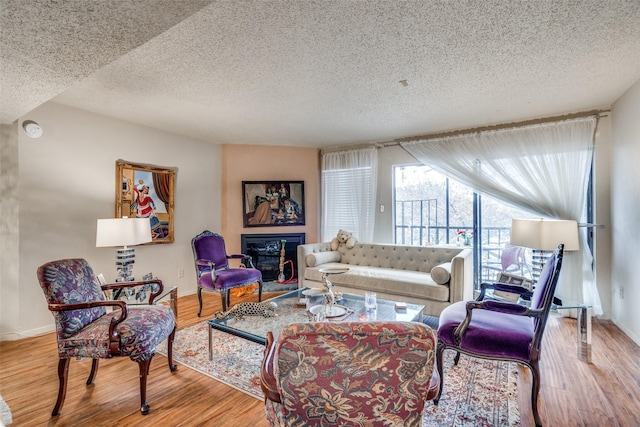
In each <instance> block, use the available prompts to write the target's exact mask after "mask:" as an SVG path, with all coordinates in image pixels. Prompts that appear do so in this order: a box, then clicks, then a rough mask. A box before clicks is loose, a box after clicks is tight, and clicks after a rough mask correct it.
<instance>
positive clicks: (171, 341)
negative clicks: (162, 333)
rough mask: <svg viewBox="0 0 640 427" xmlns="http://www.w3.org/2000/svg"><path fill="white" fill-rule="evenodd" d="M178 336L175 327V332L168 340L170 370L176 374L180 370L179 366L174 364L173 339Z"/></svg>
mask: <svg viewBox="0 0 640 427" xmlns="http://www.w3.org/2000/svg"><path fill="white" fill-rule="evenodd" d="M175 336H176V327H175V326H174V327H173V331H171V334H169V338H168V339H167V359H168V360H169V370H170V371H171V372H175V371H176V370H177V369H178V365H176V364H175V363H173V339H174V338H175Z"/></svg>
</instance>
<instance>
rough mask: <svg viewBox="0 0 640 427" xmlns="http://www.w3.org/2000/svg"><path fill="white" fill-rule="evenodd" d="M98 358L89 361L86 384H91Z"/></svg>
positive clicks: (95, 372)
mask: <svg viewBox="0 0 640 427" xmlns="http://www.w3.org/2000/svg"><path fill="white" fill-rule="evenodd" d="M99 360H100V359H93V360H92V361H91V372H90V373H89V378H87V385H91V384H93V380H94V378H95V377H96V374H97V373H98V361H99Z"/></svg>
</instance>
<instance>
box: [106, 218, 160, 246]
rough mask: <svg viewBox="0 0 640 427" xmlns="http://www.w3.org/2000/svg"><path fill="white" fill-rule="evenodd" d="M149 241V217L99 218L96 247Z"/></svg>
mask: <svg viewBox="0 0 640 427" xmlns="http://www.w3.org/2000/svg"><path fill="white" fill-rule="evenodd" d="M150 241H151V223H150V222H149V218H110V219H99V220H98V227H97V229H96V247H98V248H102V247H111V246H133V245H140V244H142V243H147V242H150Z"/></svg>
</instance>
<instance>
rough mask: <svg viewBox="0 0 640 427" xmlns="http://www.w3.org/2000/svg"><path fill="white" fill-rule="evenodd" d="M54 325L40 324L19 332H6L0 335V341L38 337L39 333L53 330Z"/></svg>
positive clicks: (42, 333)
mask: <svg viewBox="0 0 640 427" xmlns="http://www.w3.org/2000/svg"><path fill="white" fill-rule="evenodd" d="M55 330H56V328H55V325H48V326H42V327H40V328H36V329H30V330H28V331H21V332H8V333H5V334H2V335H0V341H17V340H21V339H23V338H32V337H39V336H40V335H44V334H48V333H50V332H55Z"/></svg>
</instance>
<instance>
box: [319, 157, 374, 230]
mask: <svg viewBox="0 0 640 427" xmlns="http://www.w3.org/2000/svg"><path fill="white" fill-rule="evenodd" d="M321 169H322V220H321V230H320V234H321V236H322V241H323V242H328V241H330V240H331V239H333V238H334V237H335V236H336V234H338V231H339V230H341V229H342V230H346V231H350V232H351V233H353V235H354V236H356V237H357V239H358V240H360V241H362V242H371V241H373V226H374V221H375V203H376V187H377V171H378V151H377V149H376V148H367V149H361V150H349V151H339V152H333V153H324V154H322V164H321Z"/></svg>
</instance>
